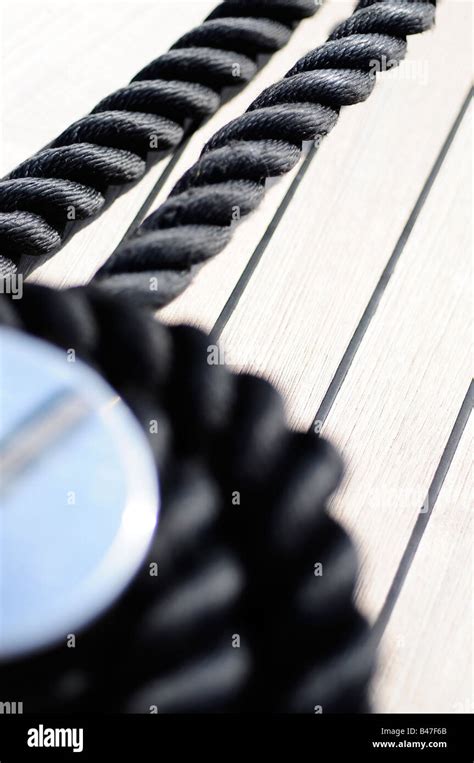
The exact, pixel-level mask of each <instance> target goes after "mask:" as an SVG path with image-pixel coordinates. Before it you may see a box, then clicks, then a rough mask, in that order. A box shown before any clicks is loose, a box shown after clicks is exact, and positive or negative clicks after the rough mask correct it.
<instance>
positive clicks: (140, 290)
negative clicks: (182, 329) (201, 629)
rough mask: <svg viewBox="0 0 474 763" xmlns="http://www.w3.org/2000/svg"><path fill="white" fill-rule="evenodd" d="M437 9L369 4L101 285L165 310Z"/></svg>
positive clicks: (213, 157)
mask: <svg viewBox="0 0 474 763" xmlns="http://www.w3.org/2000/svg"><path fill="white" fill-rule="evenodd" d="M434 18H435V8H434V4H433V3H432V2H431V1H428V0H420V1H412V0H363V2H361V3H359V5H358V8H357V9H356V10H355V12H354V13H353V15H352V16H351V17H350V18H349V19H347V20H346V21H343V22H342V23H341V24H339V25H338V26H337V27H336V28H335V30H334V31H333V33H332V34H331V36H330V37H329V40H328V41H327V42H326V43H324V44H323V45H321V46H320V47H318V48H316V49H315V50H313V51H311V52H310V53H308V54H307V55H306V56H304V57H303V58H302V59H300V60H299V61H298V63H297V64H296V65H295V66H294V67H293V68H292V69H291V70H290V71H289V72H288V74H287V75H286V77H285V78H284V79H283V80H281V81H280V82H278V83H276V84H274V85H271V86H270V87H269V88H267V89H266V90H265V91H264V92H263V93H262V94H261V95H260V96H259V97H258V98H257V99H256V100H255V101H254V102H253V103H252V104H251V105H250V107H249V109H248V110H247V112H246V113H245V114H243V115H242V116H240V117H238V118H237V119H234V120H233V121H232V122H230V123H229V124H228V125H226V126H225V127H223V128H222V129H221V130H219V131H218V132H217V133H216V134H215V135H214V136H213V137H212V138H211V139H210V141H209V142H208V143H207V144H206V146H205V147H204V149H203V152H202V155H201V158H200V159H199V160H198V161H197V162H196V164H194V166H193V167H191V168H190V169H189V170H188V171H187V172H186V173H185V174H184V176H183V177H182V178H181V179H180V180H179V181H178V183H177V184H176V186H175V187H174V189H173V191H172V192H171V194H170V196H169V198H168V199H167V200H166V201H165V202H164V203H163V204H162V205H161V207H159V209H158V210H157V211H156V212H154V213H153V214H151V215H150V216H149V217H148V218H147V219H146V220H145V221H144V222H143V224H142V225H141V226H140V227H139V228H138V230H137V231H136V234H135V235H134V236H132V237H131V238H129V239H127V240H126V241H124V242H123V243H122V244H121V245H120V246H119V247H118V249H117V250H116V251H115V252H114V254H113V255H112V256H111V258H110V259H109V260H108V261H107V262H106V263H105V265H104V266H103V267H102V268H101V270H100V271H99V273H98V274H97V276H96V279H97V280H98V281H100V283H102V284H103V285H105V286H106V287H107V288H108V289H110V290H111V291H114V292H118V293H122V294H123V293H130V294H133V295H135V297H136V298H138V299H139V300H141V302H143V303H146V304H150V305H152V306H154V307H162V306H163V305H165V304H167V303H168V302H170V301H171V300H172V299H173V298H174V297H175V296H177V295H178V294H179V293H181V292H182V291H183V290H184V289H185V288H186V287H187V285H188V284H189V282H190V281H191V280H192V277H193V275H194V273H195V271H196V270H197V268H199V267H200V266H201V265H202V263H204V262H205V261H206V260H208V259H209V258H211V257H214V256H215V255H216V254H217V253H218V252H220V251H221V250H222V249H223V248H224V247H225V246H226V244H227V243H228V241H229V239H230V238H231V236H232V231H233V223H234V221H235V220H236V218H237V219H240V218H241V217H244V216H245V215H247V214H249V213H250V212H251V211H252V210H253V209H255V207H256V206H257V205H258V204H259V202H260V199H261V198H262V196H263V194H264V186H265V179H266V178H268V177H274V176H277V175H281V174H283V173H285V172H288V171H289V170H290V169H291V168H292V167H294V166H295V164H296V163H297V162H298V160H299V158H300V155H301V150H302V143H303V141H314V140H316V139H318V138H322V137H324V136H325V135H326V134H327V133H328V132H329V131H330V130H331V129H332V127H333V126H334V125H335V123H336V122H337V119H338V116H339V112H340V108H341V107H342V106H346V105H350V104H354V103H359V102H360V101H364V100H365V99H366V98H367V97H368V96H369V95H370V93H371V92H372V89H373V87H374V84H375V73H376V71H377V70H380V69H383V68H390V67H392V66H395V65H397V64H398V63H399V62H400V61H401V60H402V59H403V57H404V55H405V52H406V47H407V46H406V37H407V35H410V34H416V33H419V32H424V31H425V30H427V29H429V28H431V26H432V25H433V23H434Z"/></svg>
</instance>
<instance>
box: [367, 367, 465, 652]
mask: <svg viewBox="0 0 474 763" xmlns="http://www.w3.org/2000/svg"><path fill="white" fill-rule="evenodd" d="M473 402H474V382H471V383H470V385H469V388H468V390H467V392H466V396H465V398H464V400H463V403H462V405H461V408H460V410H459V413H458V415H457V418H456V421H455V423H454V426H453V428H452V430H451V434H450V435H449V438H448V441H447V443H446V447H445V449H444V451H443V453H442V455H441V459H440V461H439V463H438V466H437V468H436V471H435V474H434V477H433V480H432V482H431V485H430V486H429V488H428V493H427V496H426V499H425V501H424V503H423V506H422V509H423V511H420V513H419V514H418V518H417V520H416V522H415V525H414V527H413V530H412V532H411V535H410V538H409V540H408V543H407V545H406V548H405V551H404V553H403V556H402V558H401V559H400V563H399V565H398V568H397V571H396V572H395V575H394V577H393V580H392V584H391V586H390V588H389V591H388V593H387V596H386V597H385V601H384V603H383V606H382V609H381V610H380V613H379V616H378V618H377V620H376V621H375V623H374V626H373V632H374V637H375V639H376V640H377V642H379V641H380V639H381V638H382V636H383V634H384V632H385V628H386V627H387V624H388V622H389V620H390V617H391V615H392V612H393V610H394V608H395V604H396V603H397V600H398V597H399V596H400V593H401V591H402V588H403V586H404V583H405V580H406V578H407V575H408V573H409V571H410V567H411V565H412V562H413V560H414V558H415V555H416V552H417V550H418V546H419V545H420V542H421V540H422V538H423V535H424V532H425V530H426V528H427V527H428V523H429V521H430V517H431V515H432V513H433V509H434V507H435V505H436V501H437V499H438V496H439V493H440V491H441V488H442V486H443V483H444V481H445V479H446V475H447V473H448V471H449V467H450V466H451V462H452V460H453V458H454V455H455V453H456V450H457V447H458V445H459V442H460V440H461V437H462V434H463V432H464V429H465V427H466V424H467V422H468V420H469V416H470V413H471V410H472V406H473ZM425 509H426V510H425Z"/></svg>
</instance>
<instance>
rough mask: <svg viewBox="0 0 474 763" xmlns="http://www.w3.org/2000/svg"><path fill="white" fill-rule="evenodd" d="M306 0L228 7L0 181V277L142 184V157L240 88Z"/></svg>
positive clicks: (305, 11)
mask: <svg viewBox="0 0 474 763" xmlns="http://www.w3.org/2000/svg"><path fill="white" fill-rule="evenodd" d="M314 11H315V4H314V1H313V0H256V2H251V0H226V2H223V3H221V4H220V5H219V6H218V7H217V8H216V9H215V10H214V11H213V12H212V13H211V14H210V16H209V17H208V18H207V19H206V21H204V23H203V24H201V25H200V26H198V27H196V28H195V29H193V30H192V31H191V32H188V33H187V34H185V35H184V36H183V37H181V38H180V39H179V40H178V41H177V42H176V43H175V44H174V45H173V47H172V48H171V50H170V51H169V52H168V53H165V54H164V55H162V56H160V57H159V58H157V59H156V60H155V61H153V62H152V63H150V64H149V65H148V66H146V67H145V68H144V69H142V70H141V71H140V72H139V73H138V74H137V75H136V76H135V77H134V78H133V80H132V81H131V83H130V84H129V85H127V86H126V87H124V88H121V89H120V90H117V91H116V92H115V93H112V95H109V96H107V97H106V98H104V99H103V100H102V101H101V102H100V103H99V104H98V105H97V106H96V107H95V108H94V109H93V111H92V112H91V113H90V114H89V115H88V116H85V117H83V118H82V119H79V120H78V121H77V122H74V124H72V125H71V126H70V127H68V128H67V129H66V130H65V131H64V132H63V133H62V134H61V135H60V136H59V137H57V138H56V139H55V140H53V141H52V143H51V144H50V145H49V146H47V147H46V148H44V149H42V150H41V151H39V152H38V153H37V154H35V155H34V156H33V157H31V158H30V159H28V160H27V161H25V162H23V163H22V164H21V165H20V166H19V167H17V168H16V169H15V170H13V172H11V173H10V174H9V175H7V177H6V178H4V179H3V180H2V181H1V182H0V275H7V274H8V273H11V272H14V271H15V266H14V262H12V261H11V260H10V261H9V258H13V260H15V259H18V258H19V257H20V256H22V255H45V254H51V253H53V252H54V251H56V250H57V249H58V248H59V247H60V246H61V243H62V240H63V237H64V235H65V231H66V227H67V225H68V222H69V221H70V220H71V216H73V219H75V220H86V219H88V218H89V217H92V216H93V215H96V214H97V213H98V212H99V211H100V209H101V208H102V206H103V205H104V203H105V193H106V191H107V190H108V189H109V187H110V186H121V185H124V184H127V183H130V182H133V181H136V180H138V179H139V178H141V177H142V176H143V175H144V173H145V171H146V169H147V158H148V159H149V158H150V155H151V154H152V153H153V152H155V154H158V155H159V156H163V155H164V154H165V153H168V152H170V151H173V150H174V149H176V147H177V146H178V144H179V143H180V142H181V141H182V139H183V136H184V135H185V133H186V134H188V133H189V132H190V131H191V130H192V129H196V127H197V126H198V125H199V124H200V122H202V120H203V119H206V118H207V117H209V116H210V115H211V114H213V113H214V112H215V111H216V110H217V109H218V108H219V105H220V102H221V96H222V92H223V90H224V89H225V88H228V87H235V86H236V85H243V84H245V83H246V82H248V81H249V80H250V79H251V78H252V77H253V76H254V74H255V72H256V68H257V67H256V60H257V57H258V56H259V55H262V54H269V53H272V52H274V51H276V50H278V49H279V48H281V47H282V46H283V45H285V44H286V42H287V41H288V39H289V37H290V35H291V32H292V30H293V28H294V27H295V25H296V23H297V22H298V21H300V20H301V19H303V18H304V17H307V16H311V15H312V14H313V13H314Z"/></svg>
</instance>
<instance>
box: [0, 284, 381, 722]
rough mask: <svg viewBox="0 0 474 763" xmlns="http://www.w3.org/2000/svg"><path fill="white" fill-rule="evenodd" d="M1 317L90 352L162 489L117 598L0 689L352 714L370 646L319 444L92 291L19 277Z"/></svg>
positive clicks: (9, 670)
mask: <svg viewBox="0 0 474 763" xmlns="http://www.w3.org/2000/svg"><path fill="white" fill-rule="evenodd" d="M0 323H1V324H2V325H6V326H10V327H13V328H16V329H20V330H24V331H27V332H31V333H34V334H35V335H36V336H38V337H40V338H43V339H46V340H47V341H50V342H53V343H54V344H56V345H58V346H60V347H62V348H64V349H68V348H71V347H74V348H75V350H76V353H77V355H78V357H80V358H81V359H83V360H85V361H86V362H88V363H89V364H91V365H92V366H94V367H95V368H96V369H97V370H98V371H99V372H100V373H101V374H102V375H103V376H104V377H105V378H106V379H107V380H108V382H109V383H110V384H111V385H112V386H113V387H114V388H115V389H116V390H117V392H118V393H119V394H120V395H121V396H122V397H123V398H124V400H125V401H126V402H127V403H128V404H129V406H130V407H131V409H132V410H133V411H134V412H135V414H136V416H137V417H138V419H139V420H140V421H141V423H142V425H143V427H144V430H145V432H146V433H147V434H148V438H149V441H150V446H151V448H152V450H153V452H154V455H155V458H156V462H157V467H158V469H159V474H160V482H161V485H162V518H161V521H160V525H159V530H158V532H157V534H156V536H155V539H154V542H153V545H152V548H151V550H150V554H149V559H148V560H147V563H146V564H144V566H143V568H142V570H141V572H140V573H139V575H138V576H137V578H136V579H135V581H134V583H133V585H132V586H131V588H130V589H129V591H128V592H127V593H126V594H125V596H124V597H123V598H122V600H121V602H120V603H119V604H118V605H116V606H114V608H113V609H112V610H111V612H109V614H108V615H107V616H105V617H103V618H101V619H100V620H99V621H98V623H97V624H96V625H94V626H92V627H91V628H90V629H89V630H88V631H86V632H85V633H83V634H79V637H78V642H77V645H76V649H74V650H69V649H67V648H66V647H62V648H57V649H56V650H54V651H53V652H51V653H49V654H46V655H41V656H40V657H37V658H32V659H31V660H28V661H23V662H21V663H19V664H18V663H12V664H6V665H2V667H1V670H0V673H1V680H2V686H3V687H4V691H7V692H10V693H9V696H21V697H22V698H24V707H25V712H32V711H38V712H39V711H45V710H51V711H57V710H58V709H61V710H62V711H63V710H67V711H74V710H78V709H81V708H82V709H84V708H85V707H87V709H88V710H91V711H98V712H100V711H101V710H103V709H104V708H105V707H106V708H107V711H111V710H118V711H127V712H150V706H155V705H156V706H158V707H159V709H160V712H180V713H182V712H205V711H208V712H222V711H235V712H244V713H245V712H278V711H283V712H305V713H313V712H314V707H315V706H316V705H317V706H322V707H323V709H324V712H362V711H364V710H366V709H367V684H368V681H369V679H370V676H371V674H372V671H373V667H374V652H375V648H374V642H373V639H372V636H371V634H370V631H369V627H368V625H367V623H366V622H365V620H363V618H362V617H361V615H360V614H359V613H358V612H357V610H356V609H355V607H354V603H353V594H354V587H355V582H356V576H357V562H356V557H355V552H354V548H353V546H352V543H351V542H350V540H349V538H348V536H347V535H346V533H345V532H344V531H343V530H342V529H341V527H340V526H339V525H338V524H337V523H336V522H335V521H334V520H333V519H332V518H331V517H330V516H329V515H328V513H327V512H326V508H325V507H326V503H327V500H328V498H329V496H330V495H331V493H332V492H333V491H334V490H335V488H336V487H337V485H338V483H339V480H340V477H341V462H340V459H339V457H338V456H337V454H336V453H335V451H334V450H333V448H332V447H331V446H330V445H329V444H328V443H327V442H326V441H324V440H323V439H320V438H318V437H316V436H315V435H309V434H302V433H298V432H291V431H290V430H289V429H288V426H287V424H286V421H285V416H284V410H283V404H282V401H281V398H280V397H279V395H278V394H277V393H276V391H275V390H274V389H273V388H272V387H271V386H270V385H269V384H268V383H266V382H264V381H263V380H261V379H258V378H255V377H252V376H248V375H242V376H238V375H235V374H233V373H230V372H229V371H228V370H227V369H226V368H225V367H223V366H219V365H209V363H208V348H209V343H210V341H211V340H210V338H209V337H207V336H206V335H204V334H202V333H201V332H199V331H198V330H196V329H192V328H189V327H185V326H179V327H173V328H168V327H165V326H163V325H161V324H159V323H158V322H156V321H154V320H153V319H152V318H151V317H150V316H148V315H146V314H143V312H142V311H141V310H140V309H139V308H138V307H136V306H134V305H132V304H130V303H129V301H128V300H123V299H117V298H116V297H112V296H110V295H108V294H106V293H103V292H102V291H101V290H100V289H98V288H97V287H82V288H76V289H71V290H65V291H53V290H50V289H47V288H45V287H39V286H31V285H26V287H25V293H24V296H23V299H22V300H13V299H11V298H9V297H7V296H3V295H2V296H0ZM150 420H157V421H159V426H158V434H150V430H149V426H148V425H149V422H150ZM234 491H239V493H240V495H241V505H240V506H238V507H235V506H233V505H232V495H233V493H234ZM150 562H158V564H159V569H160V574H159V576H158V577H150V575H149V574H148V566H149V563H150ZM316 563H318V564H321V565H322V568H323V574H322V575H321V576H315V574H314V566H315V564H316ZM236 635H238V637H239V642H240V647H239V648H234V647H233V639H234V637H235V636H236ZM72 652H73V653H74V654H72Z"/></svg>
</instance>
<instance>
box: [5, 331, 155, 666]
mask: <svg viewBox="0 0 474 763" xmlns="http://www.w3.org/2000/svg"><path fill="white" fill-rule="evenodd" d="M158 500H159V498H158V484H157V473H156V466H155V463H154V460H153V458H152V455H151V452H150V449H149V446H148V443H147V441H146V438H145V435H144V433H143V431H142V430H141V428H140V426H139V424H138V422H137V421H136V420H135V418H134V416H133V415H132V413H131V412H130V411H129V410H128V408H127V407H126V406H125V405H124V403H123V402H122V401H121V400H120V399H119V398H118V396H117V394H116V393H115V392H114V391H113V390H112V389H111V388H110V387H109V386H108V385H107V384H106V383H105V382H104V381H103V379H102V378H101V377H100V376H98V375H97V374H96V373H95V372H94V371H93V370H91V369H90V368H88V367H87V366H86V365H84V364H83V363H81V362H80V361H76V360H75V358H74V354H73V352H72V351H69V352H66V351H65V350H64V351H62V350H59V349H57V348H54V347H52V346H51V345H49V344H46V343H45V342H42V341H40V340H38V339H34V338H31V337H29V336H27V335H25V334H23V333H21V332H17V331H14V330H12V329H3V328H1V329H0V659H5V658H11V657H15V656H17V655H22V654H27V653H29V652H32V651H34V650H36V649H38V648H40V647H45V646H48V645H52V644H54V643H57V642H60V641H61V640H66V638H67V637H68V636H69V635H70V634H72V633H76V632H77V631H78V630H80V629H81V628H83V627H84V626H85V625H87V624H88V623H89V622H90V621H91V620H93V619H94V618H95V617H97V616H98V615H99V614H100V613H101V612H103V611H104V610H105V609H106V608H107V607H108V606H110V604H111V603H112V602H113V601H114V600H115V599H116V597H117V596H118V595H119V594H120V593H121V592H122V591H123V589H124V588H125V587H126V585H127V584H128V583H129V581H130V580H131V578H132V576H133V575H134V573H135V572H136V571H137V569H138V568H139V566H140V564H141V562H142V561H143V559H144V557H145V554H146V550H147V548H148V545H149V542H150V540H151V537H152V535H153V532H154V529H155V526H156V522H157V518H158Z"/></svg>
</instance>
